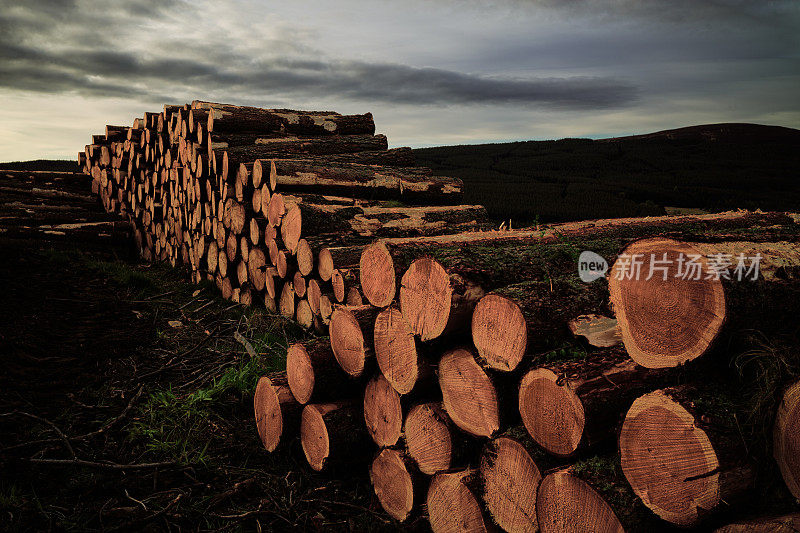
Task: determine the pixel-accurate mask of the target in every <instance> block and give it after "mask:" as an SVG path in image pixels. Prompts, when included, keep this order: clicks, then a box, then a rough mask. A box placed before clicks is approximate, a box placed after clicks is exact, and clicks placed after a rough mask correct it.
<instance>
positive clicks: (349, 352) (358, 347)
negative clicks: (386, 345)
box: [320, 296, 378, 377]
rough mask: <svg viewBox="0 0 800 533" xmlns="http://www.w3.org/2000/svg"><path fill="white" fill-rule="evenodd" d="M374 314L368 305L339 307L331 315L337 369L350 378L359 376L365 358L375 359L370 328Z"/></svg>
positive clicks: (375, 311) (331, 334) (332, 346)
mask: <svg viewBox="0 0 800 533" xmlns="http://www.w3.org/2000/svg"><path fill="white" fill-rule="evenodd" d="M323 298H324V296H323V297H322V298H320V313H321V314H322V316H323V318H324V315H325V313H324V311H323V309H322V307H323V305H322V302H323ZM328 305H330V301H328ZM377 312H378V309H376V308H374V307H372V306H369V305H364V306H362V307H345V306H341V307H337V308H336V309H335V310H333V312H332V313H331V315H330V338H331V349H332V350H333V355H334V356H335V357H336V360H337V361H338V362H339V365H340V366H341V367H342V369H343V370H344V371H345V372H347V373H348V374H349V375H350V376H353V377H358V376H360V375H361V374H362V373H363V372H364V365H365V362H366V360H367V357H372V356H373V355H374V350H373V328H374V324H375V316H376V314H377Z"/></svg>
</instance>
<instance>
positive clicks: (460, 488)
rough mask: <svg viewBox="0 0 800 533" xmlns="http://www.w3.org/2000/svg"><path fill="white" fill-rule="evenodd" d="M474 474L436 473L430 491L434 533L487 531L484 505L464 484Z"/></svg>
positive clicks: (430, 508)
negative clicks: (483, 510)
mask: <svg viewBox="0 0 800 533" xmlns="http://www.w3.org/2000/svg"><path fill="white" fill-rule="evenodd" d="M470 475H471V472H470V471H462V472H442V473H440V474H436V475H435V476H434V477H433V480H432V481H431V485H430V488H429V489H428V497H427V505H428V518H429V520H430V524H431V529H432V530H433V531H434V533H440V532H441V533H444V532H451V531H462V532H464V533H468V532H470V533H471V532H475V533H478V532H481V533H482V532H485V531H487V528H486V522H485V521H484V519H483V513H482V512H481V506H480V504H479V503H478V500H477V499H476V498H475V495H474V494H473V493H472V491H471V490H469V488H468V487H467V485H466V484H465V483H464V479H465V478H466V477H468V476H470Z"/></svg>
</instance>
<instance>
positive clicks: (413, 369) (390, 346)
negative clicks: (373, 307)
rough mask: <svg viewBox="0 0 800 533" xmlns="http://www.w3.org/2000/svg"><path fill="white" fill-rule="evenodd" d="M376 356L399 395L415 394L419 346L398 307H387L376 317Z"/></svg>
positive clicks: (387, 378)
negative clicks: (412, 391) (413, 392)
mask: <svg viewBox="0 0 800 533" xmlns="http://www.w3.org/2000/svg"><path fill="white" fill-rule="evenodd" d="M375 357H376V359H377V360H378V366H379V367H380V369H381V372H382V373H383V375H384V376H385V377H386V380H387V381H388V382H389V383H391V385H392V387H394V389H395V390H396V391H397V392H399V393H400V394H408V393H409V392H411V389H413V388H414V384H415V383H416V382H417V377H418V374H419V366H418V361H417V346H416V343H415V341H414V332H413V331H411V327H410V326H409V325H408V323H407V322H406V321H405V319H404V318H403V314H402V313H401V312H400V310H399V309H397V308H396V307H387V308H386V309H384V310H382V311H381V312H380V313H378V316H377V317H376V318H375Z"/></svg>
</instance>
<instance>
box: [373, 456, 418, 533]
mask: <svg viewBox="0 0 800 533" xmlns="http://www.w3.org/2000/svg"><path fill="white" fill-rule="evenodd" d="M369 477H370V481H371V482H372V488H373V490H374V491H375V495H376V496H377V497H378V501H379V502H381V506H382V507H383V510H384V511H386V512H387V513H388V514H389V516H391V517H392V518H394V519H395V520H399V521H400V522H402V521H404V520H405V519H406V518H408V515H409V513H410V512H411V509H412V508H413V506H414V486H413V483H412V481H411V475H410V474H409V473H408V469H406V465H405V463H404V462H403V458H402V456H401V455H400V452H398V451H397V450H392V449H388V448H387V449H384V450H383V451H381V453H379V454H378V456H377V457H375V460H373V461H372V465H371V466H370V470H369Z"/></svg>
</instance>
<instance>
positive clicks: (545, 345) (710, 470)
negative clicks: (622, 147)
mask: <svg viewBox="0 0 800 533" xmlns="http://www.w3.org/2000/svg"><path fill="white" fill-rule="evenodd" d="M83 161H84V171H85V172H86V173H87V174H90V175H91V176H92V178H93V182H92V187H93V190H94V191H95V192H97V193H98V195H99V197H100V198H101V201H102V203H103V205H104V207H105V208H106V209H107V210H108V211H109V212H118V213H122V214H124V215H126V217H127V218H128V219H129V220H130V221H131V222H132V223H133V224H134V225H135V227H136V239H137V244H138V246H139V249H140V251H141V254H142V256H143V258H144V259H146V260H153V261H155V260H158V261H170V262H171V263H172V264H174V265H178V264H181V265H185V266H186V267H187V268H188V270H189V272H190V273H191V276H192V279H193V280H194V281H200V280H203V279H208V280H212V281H214V282H215V283H216V284H217V286H218V287H219V288H220V290H221V291H222V294H223V296H224V297H226V298H230V299H232V300H234V301H238V302H241V303H245V304H251V303H252V304H256V303H261V302H263V304H264V305H265V306H266V307H267V309H269V310H271V311H274V312H280V313H281V314H283V315H284V316H286V317H288V318H292V319H294V320H296V321H297V322H298V323H299V324H301V325H303V326H304V327H307V328H313V329H315V330H317V332H320V333H327V334H328V337H327V338H326V337H320V338H316V339H313V340H311V341H308V342H301V343H297V344H295V345H293V346H291V347H290V348H289V350H288V354H287V370H286V375H285V376H284V375H273V376H269V377H266V376H265V377H264V378H262V379H261V381H259V383H258V386H257V389H256V393H255V397H254V411H255V418H256V426H257V430H258V435H259V436H260V438H261V440H262V442H263V443H264V446H265V448H266V449H267V450H268V451H270V452H272V451H274V450H276V449H278V448H279V447H282V446H279V445H280V443H283V442H286V441H287V440H291V439H293V438H298V437H299V439H300V443H301V447H302V450H303V454H304V455H305V458H306V459H307V461H308V464H309V466H310V468H312V469H313V470H316V471H327V472H330V473H331V474H332V475H339V474H344V475H350V473H351V472H353V470H352V467H353V465H355V467H356V468H357V469H358V471H361V472H363V473H365V474H366V473H367V472H368V473H369V479H370V481H371V483H372V485H373V487H374V491H375V495H376V502H377V503H378V504H380V505H381V506H382V507H383V508H384V510H385V511H386V512H387V514H388V515H389V516H391V517H392V518H393V519H395V520H398V521H400V522H405V523H409V522H410V521H414V520H417V519H419V518H421V517H424V518H427V519H428V520H429V522H430V525H431V527H432V528H433V530H434V531H453V530H456V529H458V530H463V531H485V530H487V529H491V527H492V523H493V522H494V523H496V524H497V525H498V526H500V527H501V528H502V529H504V530H506V531H513V532H516V531H537V530H542V531H565V530H573V531H585V530H592V531H621V530H623V528H626V529H637V528H639V527H642V525H641V524H640V523H637V522H634V521H632V520H631V518H630V509H628V508H626V506H625V505H620V501H619V499H618V498H614V497H610V496H609V494H608V488H609V487H612V488H613V490H614V491H618V493H622V492H624V493H625V494H626V495H629V496H630V498H631V500H630V501H636V500H635V499H636V498H638V502H639V503H638V504H637V505H638V506H639V508H641V510H643V512H645V513H649V514H648V515H647V516H648V520H652V521H653V523H655V521H656V520H665V521H667V522H669V523H672V524H676V525H679V526H687V525H688V526H692V525H696V524H698V523H701V521H702V520H706V519H707V516H708V515H712V516H713V515H714V513H713V512H712V511H717V512H718V514H719V513H722V512H723V511H724V509H725V508H726V506H728V505H729V504H730V502H733V501H735V498H736V497H737V496H740V495H741V494H742V493H743V492H744V491H746V490H747V488H748V487H749V486H750V482H751V481H752V479H753V474H754V470H753V465H752V464H751V463H750V461H749V457H748V452H747V448H746V447H742V446H741V441H740V440H739V441H737V440H736V439H735V438H733V436H734V435H735V434H734V433H731V432H730V431H729V430H730V427H729V426H730V420H729V418H730V417H729V416H727V415H728V414H729V413H726V412H725V411H724V410H722V411H720V410H719V409H716V408H713V407H714V406H715V405H717V404H715V403H714V402H709V401H706V400H705V398H707V397H708V394H709V392H708V391H709V390H710V389H709V387H708V385H709V377H712V378H713V377H714V375H715V374H714V370H712V371H710V373H709V370H708V369H707V368H705V367H701V366H700V365H697V366H690V367H683V366H680V367H679V365H692V364H693V363H692V361H694V360H700V361H703V360H708V359H710V356H709V355H705V354H707V352H709V351H713V349H714V347H715V346H716V345H717V344H718V338H719V337H720V335H724V330H725V328H726V327H730V325H729V322H730V320H729V318H730V315H732V314H736V313H740V314H741V313H747V312H748V309H747V308H746V307H742V306H739V305H738V304H737V305H731V304H730V302H738V301H739V300H737V299H736V298H733V297H732V295H734V294H735V293H736V292H737V290H739V289H738V288H737V286H736V283H734V282H728V281H726V282H725V283H723V282H722V281H720V280H718V279H716V280H715V279H713V277H708V278H706V274H707V273H708V272H709V270H710V265H709V262H708V261H705V260H700V261H699V262H698V265H699V266H698V268H700V269H701V271H702V272H703V276H702V279H701V280H699V281H698V280H694V279H692V280H686V279H681V278H679V276H678V275H677V273H676V272H675V271H674V270H670V268H673V269H674V268H676V267H677V261H674V262H673V266H672V267H663V265H661V264H659V265H658V266H659V267H661V268H660V269H656V270H655V271H656V272H657V273H658V274H659V275H658V276H655V277H654V276H652V275H651V276H650V277H648V278H647V279H644V277H645V276H642V277H641V278H640V279H638V280H634V279H632V278H626V277H625V276H619V277H618V273H619V271H620V270H621V269H622V267H623V266H624V265H623V264H622V263H621V262H620V261H617V263H615V264H614V266H613V267H612V268H611V269H610V271H609V273H608V283H607V284H606V283H605V282H602V281H601V282H597V283H595V284H592V285H590V284H582V283H580V282H576V280H577V277H576V272H575V270H576V260H577V253H576V252H575V250H574V249H573V248H574V245H572V244H570V242H571V240H572V239H580V240H583V241H584V242H591V243H596V244H597V245H598V246H602V247H604V248H603V249H602V252H603V255H604V256H605V257H606V259H610V260H613V259H614V258H615V257H617V255H618V254H622V255H620V257H623V256H625V255H626V254H627V255H630V254H646V255H647V257H651V256H650V254H651V253H652V254H653V255H652V257H657V258H659V259H663V260H666V259H671V260H675V259H677V257H676V256H677V255H678V254H679V253H681V252H683V253H685V254H690V255H701V256H702V255H704V254H705V255H711V254H714V253H722V252H724V253H728V254H732V253H734V252H737V251H747V252H748V255H753V254H752V253H753V252H757V253H760V254H761V256H760V257H763V258H764V259H763V261H762V263H761V266H762V270H763V271H764V272H765V273H766V278H767V281H768V282H770V283H776V284H779V285H780V289H781V291H783V292H784V293H786V294H790V295H791V294H798V295H800V292H798V283H797V280H796V279H795V278H793V277H792V276H787V274H786V273H787V272H790V271H791V272H794V270H792V269H796V267H797V266H798V265H800V252H798V247H797V244H796V243H797V239H798V236H800V231H798V228H797V224H795V223H794V221H793V220H792V219H791V218H790V217H788V216H786V215H785V214H781V213H761V212H756V213H750V212H731V213H721V214H716V215H703V216H689V217H657V218H649V219H630V220H616V221H587V222H579V223H570V224H563V225H559V226H554V227H551V228H537V229H531V230H517V231H482V230H483V229H485V228H484V222H485V211H484V210H483V208H481V207H480V206H464V205H458V203H459V202H460V197H461V187H462V185H461V183H460V181H459V180H456V179H453V178H447V177H442V176H436V175H434V174H433V173H432V172H431V171H429V170H427V169H424V168H419V167H414V166H413V159H412V158H411V154H410V151H409V150H407V149H394V150H388V149H387V142H386V138H385V137H384V136H382V135H375V127H374V123H373V121H372V116H371V115H370V114H366V115H349V116H348V115H339V114H336V113H332V112H303V111H292V110H285V109H260V108H252V107H241V106H232V105H226V104H216V103H210V102H199V101H195V102H193V103H192V104H191V105H186V106H165V108H164V110H163V111H162V112H161V113H157V114H155V113H146V114H145V116H144V118H143V119H137V120H136V121H134V126H133V127H132V128H120V127H114V126H109V127H108V128H107V131H106V134H105V135H104V136H95V137H94V138H93V143H92V144H91V145H88V146H87V147H86V150H85V158H84V159H83ZM754 226H758V227H762V228H763V230H762V231H761V233H746V235H748V239H749V240H743V238H742V234H744V232H743V231H742V230H743V229H746V228H752V227H754ZM464 230H469V231H464ZM476 230H481V231H476ZM642 236H645V237H653V238H651V239H646V240H643V241H640V240H638V238H639V237H642ZM666 237H669V238H666ZM375 238H380V240H377V241H376V240H374V239H375ZM687 241H693V242H691V243H689V242H687ZM642 264H643V265H644V266H641V265H640V267H641V268H642V269H643V270H644V272H645V274H646V273H647V270H648V268H649V267H650V266H651V265H650V263H647V261H645V262H644V263H642ZM682 266H684V265H682ZM743 266H744V268H746V269H748V270H747V271H752V268H751V267H752V262H751V263H749V264H745V265H743ZM662 272H663V273H665V277H664V279H663V280H662V279H661V277H660V275H661V273H662ZM570 276H572V278H570ZM573 278H574V279H573ZM740 283H741V284H744V283H747V281H742V282H740ZM726 297H727V298H728V300H726ZM609 300H610V302H609ZM799 300H800V298H799ZM726 302H728V305H726ZM612 305H613V312H615V313H616V320H617V321H618V323H619V333H620V335H619V337H620V338H621V339H622V342H623V344H622V345H614V341H613V340H612V341H611V342H608V343H605V344H603V345H602V346H601V347H590V348H589V351H588V354H586V355H585V356H583V357H580V358H576V357H575V356H574V354H573V353H569V351H568V350H565V349H564V346H577V345H578V341H576V340H575V339H574V338H573V337H572V335H571V334H570V333H569V329H568V327H567V323H568V322H569V321H570V320H572V319H575V318H576V317H578V316H579V315H586V314H590V313H591V314H603V313H605V314H609V313H610V312H611V309H609V308H610V307H611V306H612ZM785 312H786V313H790V312H791V310H790V309H788V308H787V309H785ZM609 320H612V322H613V319H609ZM721 331H722V332H723V333H720V332H721ZM608 337H610V338H612V339H613V338H614V336H613V335H610V336H608ZM598 346H599V345H598ZM584 349H585V348H584ZM565 351H566V352H568V353H564V352H565ZM706 366H709V365H708V364H706ZM676 367H678V368H676ZM712 381H713V380H712ZM687 382H688V383H687ZM787 385H788V384H787ZM797 390H798V389H797V386H796V385H795V386H794V387H792V388H789V389H788V390H787V392H786V394H785V400H784V403H783V404H782V406H781V410H780V411H779V416H778V422H777V424H776V426H775V447H774V454H775V458H776V460H777V462H778V463H779V465H780V468H781V471H782V473H783V475H784V477H785V479H786V483H787V485H788V486H789V488H790V489H791V490H792V491H793V492H795V496H796V495H797V494H796V489H797V479H798V478H799V477H800V472H798V464H797V460H796V457H795V456H796V453H795V452H796V451H797V450H798V449H800V444H798V442H799V441H800V435H798V432H797V431H796V424H795V422H796V419H797V416H798V415H797V412H798V408H797V405H798V402H797V397H798V395H797ZM615 436H618V439H616V438H615ZM595 456H598V457H600V459H598V460H599V461H606V462H609V464H613V463H614V462H618V463H619V464H620V465H621V466H620V468H619V469H618V470H619V475H614V476H611V477H613V479H611V478H609V477H608V476H607V478H606V479H604V480H599V479H597V478H596V477H593V476H588V475H586V471H587V470H586V468H584V467H582V466H580V465H581V464H583V463H581V461H585V460H586V459H587V458H592V457H595ZM606 473H608V472H606ZM651 511H652V512H651ZM723 514H724V513H723ZM662 524H663V522H662Z"/></svg>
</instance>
